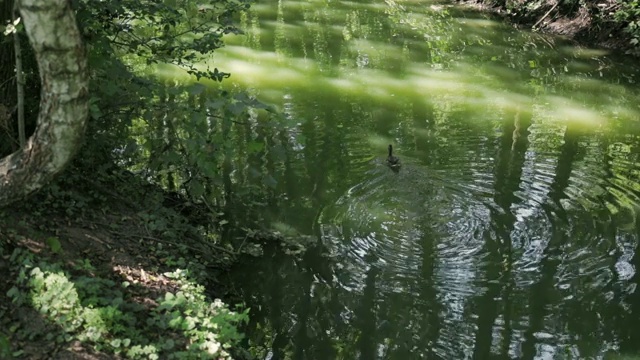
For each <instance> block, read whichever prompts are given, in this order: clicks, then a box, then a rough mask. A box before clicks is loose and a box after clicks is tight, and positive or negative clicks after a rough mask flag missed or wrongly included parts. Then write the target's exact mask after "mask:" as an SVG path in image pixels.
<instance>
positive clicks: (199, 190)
mask: <svg viewBox="0 0 640 360" xmlns="http://www.w3.org/2000/svg"><path fill="white" fill-rule="evenodd" d="M189 190H190V192H191V196H193V197H196V198H198V197H200V196H202V195H204V191H205V190H204V186H202V184H201V183H200V182H199V181H198V180H192V181H191V182H190V183H189Z"/></svg>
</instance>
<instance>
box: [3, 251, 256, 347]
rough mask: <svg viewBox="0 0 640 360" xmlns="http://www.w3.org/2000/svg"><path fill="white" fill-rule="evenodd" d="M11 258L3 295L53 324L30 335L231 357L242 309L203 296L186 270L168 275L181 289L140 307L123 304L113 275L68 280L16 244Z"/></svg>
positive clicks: (56, 268)
mask: <svg viewBox="0 0 640 360" xmlns="http://www.w3.org/2000/svg"><path fill="white" fill-rule="evenodd" d="M11 260H12V265H13V269H14V270H18V273H19V276H18V281H17V284H16V286H14V287H13V288H12V289H11V290H9V291H8V293H7V295H8V296H9V297H10V298H11V299H12V300H13V303H14V304H30V305H31V306H32V307H33V308H34V309H35V310H37V311H38V312H39V313H40V314H41V315H42V317H43V318H44V319H46V320H48V321H49V322H50V323H51V324H53V325H55V328H56V329H59V332H50V331H47V330H45V329H40V330H38V331H39V332H37V333H29V334H24V336H25V337H28V338H44V339H45V340H48V341H55V342H56V343H57V344H60V345H64V344H65V343H68V342H69V341H71V340H73V339H77V340H79V341H81V342H87V343H89V344H92V346H94V348H95V349H96V350H98V351H107V352H111V353H114V354H124V355H126V357H127V358H130V359H160V358H163V359H196V358H215V359H230V358H231V357H230V354H229V349H230V348H231V347H233V346H234V345H236V344H237V343H238V342H239V341H240V340H241V339H242V335H241V334H240V333H239V332H238V330H237V326H238V325H239V324H241V323H243V322H246V321H247V320H248V315H247V313H248V310H246V311H244V312H234V311H231V310H229V308H228V306H227V305H226V304H224V303H223V302H222V301H220V300H214V301H210V300H209V299H207V297H206V296H205V295H204V287H203V286H202V285H199V284H197V283H196V282H194V281H193V280H191V276H190V275H189V274H190V273H189V271H188V270H176V271H174V272H171V273H166V274H165V276H166V277H168V278H169V279H171V281H172V282H173V283H174V285H175V286H177V287H178V289H179V290H178V291H177V292H176V293H175V294H174V293H171V292H167V293H165V294H164V295H163V296H162V297H160V298H159V299H157V303H158V306H156V307H152V308H151V309H145V308H144V307H142V306H140V305H139V304H137V303H132V302H129V301H127V299H126V295H124V294H123V293H122V291H121V290H119V289H118V287H117V286H116V283H115V282H113V281H112V280H109V279H103V278H98V277H88V276H80V277H76V278H74V277H71V276H70V275H69V274H68V273H66V272H65V271H63V269H61V268H60V266H57V265H55V264H49V263H46V262H39V263H37V264H35V263H34V260H35V259H34V255H33V254H31V253H29V252H28V251H24V250H21V249H16V251H14V254H13V255H12V257H11ZM84 265H86V264H84ZM89 265H90V264H89ZM114 289H116V290H114ZM3 339H5V338H3V335H2V334H1V333H0V355H1V354H3V352H7V351H11V349H9V346H8V345H7V343H8V341H4V342H3ZM14 350H15V351H20V349H14ZM15 351H14V352H12V354H14V353H15Z"/></svg>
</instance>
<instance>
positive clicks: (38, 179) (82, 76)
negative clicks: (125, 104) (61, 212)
mask: <svg viewBox="0 0 640 360" xmlns="http://www.w3.org/2000/svg"><path fill="white" fill-rule="evenodd" d="M20 14H21V16H22V21H23V23H24V27H25V30H26V32H27V35H28V37H29V42H30V43H31V46H32V47H33V49H34V52H35V55H36V58H37V60H38V69H39V71H40V81H41V83H42V94H41V100H40V113H39V115H38V124H37V126H36V130H35V133H34V134H33V136H31V137H30V138H29V140H28V141H27V144H26V146H25V147H24V148H23V149H20V150H18V151H17V152H15V153H13V154H11V155H9V156H8V157H6V158H4V159H2V160H0V206H3V205H7V204H10V203H12V202H14V201H17V200H20V199H22V198H24V197H25V196H27V195H29V194H31V193H33V192H34V191H36V190H38V189H40V188H41V187H42V186H44V185H45V184H47V182H49V181H50V180H51V179H52V178H53V177H54V176H55V175H56V174H58V173H60V172H61V171H62V170H63V169H64V167H65V166H66V165H67V163H69V161H70V160H71V158H72V157H73V155H74V154H75V152H76V151H77V150H78V149H79V147H80V145H81V143H82V136H83V135H84V130H85V127H86V121H87V116H88V88H89V77H88V72H87V60H86V54H85V49H84V46H83V44H82V39H81V36H80V31H79V30H78V27H77V25H76V20H75V15H74V12H73V10H72V9H71V4H70V1H68V0H46V1H45V0H21V4H20Z"/></svg>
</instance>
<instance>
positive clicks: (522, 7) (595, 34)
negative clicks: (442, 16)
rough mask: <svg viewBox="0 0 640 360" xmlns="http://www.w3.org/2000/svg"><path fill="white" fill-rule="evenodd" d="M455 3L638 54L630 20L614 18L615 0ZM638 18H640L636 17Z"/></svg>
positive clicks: (465, 0)
mask: <svg viewBox="0 0 640 360" xmlns="http://www.w3.org/2000/svg"><path fill="white" fill-rule="evenodd" d="M455 3H456V4H458V5H461V6H464V7H467V8H470V9H473V10H475V11H480V12H484V13H491V14H494V15H497V16H499V17H500V18H501V19H503V20H504V21H506V22H508V23H510V24H511V25H513V26H514V27H516V28H518V29H529V30H532V31H536V32H541V33H544V34H551V35H559V36H563V37H565V38H567V39H570V40H572V41H575V42H577V43H578V44H581V45H585V46H590V47H599V48H604V49H607V50H612V51H616V52H621V53H623V54H627V55H632V56H635V57H640V46H638V44H635V45H633V44H632V39H633V38H632V36H631V34H630V33H629V32H628V31H626V28H627V26H628V24H629V22H628V21H627V22H623V21H619V20H616V19H615V13H616V12H617V11H619V10H620V9H621V4H620V3H619V2H617V1H615V0H604V1H603V2H602V3H598V4H595V3H587V4H586V5H581V6H579V8H577V9H575V7H574V8H571V9H566V8H564V7H562V6H558V4H559V3H560V2H559V1H554V0H545V1H544V2H542V3H539V4H538V5H535V6H534V5H533V4H532V2H529V1H522V0H521V1H518V2H513V3H496V2H494V1H491V0H457V1H455ZM638 21H640V19H639V20H638Z"/></svg>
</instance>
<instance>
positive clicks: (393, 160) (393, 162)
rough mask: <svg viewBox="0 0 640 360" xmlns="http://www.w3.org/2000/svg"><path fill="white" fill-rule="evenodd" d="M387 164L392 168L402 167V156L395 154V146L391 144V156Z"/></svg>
mask: <svg viewBox="0 0 640 360" xmlns="http://www.w3.org/2000/svg"><path fill="white" fill-rule="evenodd" d="M387 165H389V166H390V167H391V168H399V167H400V158H399V157H397V156H393V146H392V145H391V144H389V157H387Z"/></svg>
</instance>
